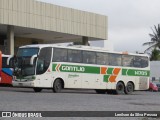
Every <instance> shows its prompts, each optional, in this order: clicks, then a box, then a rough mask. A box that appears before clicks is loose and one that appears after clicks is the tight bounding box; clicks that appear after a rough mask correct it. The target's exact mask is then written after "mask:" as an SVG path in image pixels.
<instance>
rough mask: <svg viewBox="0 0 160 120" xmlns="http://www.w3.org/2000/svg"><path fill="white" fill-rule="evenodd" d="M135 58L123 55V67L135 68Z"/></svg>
mask: <svg viewBox="0 0 160 120" xmlns="http://www.w3.org/2000/svg"><path fill="white" fill-rule="evenodd" d="M133 60H134V57H133V56H131V55H122V65H123V66H125V67H133Z"/></svg>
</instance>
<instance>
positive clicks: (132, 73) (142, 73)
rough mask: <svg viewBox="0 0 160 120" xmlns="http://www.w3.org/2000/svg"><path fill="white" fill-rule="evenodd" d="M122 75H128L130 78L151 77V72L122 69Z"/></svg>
mask: <svg viewBox="0 0 160 120" xmlns="http://www.w3.org/2000/svg"><path fill="white" fill-rule="evenodd" d="M122 75H128V76H147V77H148V76H149V75H150V71H149V70H135V69H128V71H127V69H122Z"/></svg>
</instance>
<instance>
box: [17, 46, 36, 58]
mask: <svg viewBox="0 0 160 120" xmlns="http://www.w3.org/2000/svg"><path fill="white" fill-rule="evenodd" d="M38 51H39V48H20V49H18V52H17V56H23V57H27V56H33V55H36V54H38Z"/></svg>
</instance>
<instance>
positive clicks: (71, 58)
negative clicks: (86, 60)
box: [68, 50, 82, 63]
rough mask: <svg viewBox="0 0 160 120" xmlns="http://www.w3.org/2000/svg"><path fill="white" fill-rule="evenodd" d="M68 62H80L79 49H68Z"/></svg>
mask: <svg viewBox="0 0 160 120" xmlns="http://www.w3.org/2000/svg"><path fill="white" fill-rule="evenodd" d="M68 62H75V63H80V62H82V53H81V51H80V50H68Z"/></svg>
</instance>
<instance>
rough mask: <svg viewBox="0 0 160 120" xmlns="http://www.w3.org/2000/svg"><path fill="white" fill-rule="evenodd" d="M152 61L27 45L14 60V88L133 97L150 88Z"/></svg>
mask: <svg viewBox="0 0 160 120" xmlns="http://www.w3.org/2000/svg"><path fill="white" fill-rule="evenodd" d="M149 74H150V66H149V57H148V56H147V55H144V54H130V53H127V52H123V53H121V52H111V51H107V50H105V49H102V48H96V47H90V46H68V47H64V46H59V45H49V44H44V45H40V44H37V45H26V46H22V47H20V48H19V49H18V52H17V56H16V57H15V58H14V77H13V86H17V87H29V88H33V89H34V91H35V92H41V90H42V89H48V88H49V89H52V90H53V92H61V90H62V89H65V88H68V89H94V90H95V91H96V92H97V93H106V92H108V93H117V94H123V93H125V94H131V93H132V92H133V91H134V90H147V89H148V88H149Z"/></svg>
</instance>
